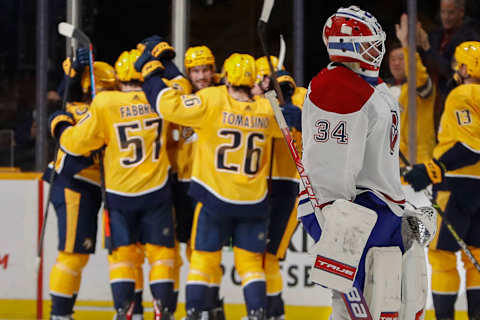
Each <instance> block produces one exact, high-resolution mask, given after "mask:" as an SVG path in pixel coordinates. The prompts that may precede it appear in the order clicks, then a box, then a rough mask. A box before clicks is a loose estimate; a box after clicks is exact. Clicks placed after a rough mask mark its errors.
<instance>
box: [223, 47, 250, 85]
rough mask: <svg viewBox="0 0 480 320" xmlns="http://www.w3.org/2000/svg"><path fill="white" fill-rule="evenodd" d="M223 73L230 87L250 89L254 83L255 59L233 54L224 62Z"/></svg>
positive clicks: (245, 55) (246, 55) (247, 55)
mask: <svg viewBox="0 0 480 320" xmlns="http://www.w3.org/2000/svg"><path fill="white" fill-rule="evenodd" d="M223 73H224V74H225V77H226V80H227V82H228V83H230V84H231V85H232V86H248V87H252V86H253V84H254V83H255V58H253V57H252V56H251V55H249V54H241V53H233V54H232V55H231V56H230V57H228V58H227V60H225V62H224V64H223Z"/></svg>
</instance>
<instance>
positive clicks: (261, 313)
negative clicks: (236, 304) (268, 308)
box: [242, 309, 267, 320]
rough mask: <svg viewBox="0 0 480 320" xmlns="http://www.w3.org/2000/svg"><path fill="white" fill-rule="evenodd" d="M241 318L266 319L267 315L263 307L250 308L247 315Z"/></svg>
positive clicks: (248, 319)
mask: <svg viewBox="0 0 480 320" xmlns="http://www.w3.org/2000/svg"><path fill="white" fill-rule="evenodd" d="M242 320H267V316H266V314H265V310H263V309H257V310H250V312H249V314H248V316H246V317H243V318H242Z"/></svg>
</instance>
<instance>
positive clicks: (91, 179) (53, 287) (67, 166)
mask: <svg viewBox="0 0 480 320" xmlns="http://www.w3.org/2000/svg"><path fill="white" fill-rule="evenodd" d="M88 62H89V57H88V49H85V48H79V49H77V55H76V58H75V59H74V60H73V63H72V61H71V60H70V58H67V59H66V60H65V61H64V63H63V68H64V71H65V79H64V81H63V82H62V84H61V85H60V87H59V88H60V90H62V91H63V90H66V89H67V88H65V83H66V82H67V79H66V77H69V76H68V75H70V79H68V81H69V83H70V84H69V85H70V88H69V89H70V90H69V92H70V97H67V99H68V101H70V102H69V103H67V106H66V110H67V111H68V112H69V113H70V114H71V115H72V116H73V119H74V122H78V121H80V119H82V118H83V117H84V116H85V115H86V114H87V112H88V109H89V103H88V102H80V101H81V100H83V99H82V96H83V94H82V92H81V90H80V86H81V87H82V89H83V93H88V91H89V88H90V82H89V81H87V79H89V77H88V76H89V70H88V68H85V66H87V65H88ZM84 69H87V70H84ZM93 70H94V75H95V78H96V79H97V81H96V82H95V89H96V91H97V92H100V91H103V90H111V89H115V88H116V85H117V79H116V75H115V71H114V69H113V67H112V66H110V65H109V64H107V63H105V62H101V61H97V62H95V64H94V66H93ZM60 94H61V95H63V92H60ZM51 170H53V167H50V166H49V167H48V168H47V170H46V172H45V175H44V179H45V180H46V181H48V180H49V179H48V177H50V174H51ZM99 185H100V174H99V169H98V163H94V158H93V157H92V156H91V155H88V156H87V155H86V156H78V155H71V154H67V153H65V152H63V151H62V150H60V149H59V150H58V155H57V161H56V163H55V179H54V182H53V185H52V186H51V188H52V191H51V201H52V203H53V206H54V208H55V212H56V214H57V227H58V237H59V242H58V256H57V260H56V263H55V264H54V265H53V267H52V270H51V272H50V296H51V300H52V307H51V313H50V319H52V320H69V319H72V314H73V307H74V304H75V299H76V296H77V294H78V291H79V289H80V280H81V277H82V271H83V268H84V267H85V265H86V264H87V262H88V260H89V255H90V254H92V253H94V252H95V246H96V239H97V218H98V211H99V209H100V205H101V201H102V199H101V194H100V188H99Z"/></svg>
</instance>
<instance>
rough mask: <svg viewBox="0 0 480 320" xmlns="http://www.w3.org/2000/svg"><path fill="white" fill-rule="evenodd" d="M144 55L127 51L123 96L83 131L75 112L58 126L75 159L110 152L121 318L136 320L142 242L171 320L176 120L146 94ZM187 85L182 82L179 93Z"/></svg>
mask: <svg viewBox="0 0 480 320" xmlns="http://www.w3.org/2000/svg"><path fill="white" fill-rule="evenodd" d="M163 43H165V42H163ZM139 54H140V53H139V51H138V50H136V49H134V50H131V51H129V52H123V53H122V54H121V55H120V57H119V58H118V60H117V62H116V64H115V68H116V71H117V75H118V79H119V81H120V88H121V91H110V92H101V93H100V94H98V95H97V96H96V97H95V99H94V100H93V102H92V105H91V107H90V110H89V112H88V114H87V115H86V116H85V117H84V118H83V119H82V121H80V122H79V123H77V124H76V125H73V119H72V116H71V115H70V114H68V113H66V112H57V114H56V115H55V116H53V117H52V118H51V121H50V127H51V131H52V135H53V136H54V137H55V138H57V139H59V141H60V145H61V147H62V149H63V150H65V151H66V152H67V153H69V154H74V155H83V154H88V153H89V152H90V151H92V150H96V149H99V148H102V147H105V152H104V153H105V154H104V159H103V160H104V166H105V184H106V191H107V204H108V207H109V210H110V227H111V238H112V248H111V249H112V250H113V253H112V255H111V257H110V259H109V262H110V284H111V289H112V294H113V301H114V307H115V309H116V319H118V320H124V319H131V317H132V312H133V306H134V303H133V299H134V289H135V284H134V282H135V281H134V280H135V264H136V262H135V261H136V258H137V257H138V254H137V252H136V250H137V245H136V243H137V242H138V241H139V242H141V243H142V244H144V245H145V255H146V257H147V259H148V261H149V263H150V266H151V268H150V290H151V292H152V296H153V298H154V313H155V317H156V319H160V320H166V319H168V320H170V319H171V317H172V314H171V312H170V307H169V305H168V304H169V303H170V301H171V300H170V298H171V296H172V295H173V265H174V255H175V252H174V229H173V214H172V204H171V193H170V188H169V181H168V177H169V175H168V169H169V166H170V164H169V161H168V157H167V154H166V150H165V141H166V139H167V137H166V135H167V134H166V133H167V131H168V130H167V129H168V122H167V121H165V120H164V119H162V118H159V117H158V115H157V114H156V113H155V112H154V111H153V110H152V108H151V107H150V105H149V104H148V102H147V100H146V98H145V95H144V93H143V91H142V89H141V81H142V80H143V78H142V75H141V74H140V73H138V72H136V71H135V69H134V67H133V63H134V61H136V59H137V57H138V56H139ZM161 54H163V55H164V56H168V57H169V58H170V59H171V58H173V56H174V51H173V48H171V47H170V46H165V47H163V50H162V53H161ZM164 75H165V76H166V77H168V74H167V73H165V74H164ZM175 76H177V75H175ZM172 78H173V77H170V78H168V79H172ZM181 80H182V79H181V78H178V79H176V81H177V86H176V87H177V88H179V90H180V88H181V83H182V81H181ZM183 80H184V81H186V80H185V79H183ZM187 85H188V84H187Z"/></svg>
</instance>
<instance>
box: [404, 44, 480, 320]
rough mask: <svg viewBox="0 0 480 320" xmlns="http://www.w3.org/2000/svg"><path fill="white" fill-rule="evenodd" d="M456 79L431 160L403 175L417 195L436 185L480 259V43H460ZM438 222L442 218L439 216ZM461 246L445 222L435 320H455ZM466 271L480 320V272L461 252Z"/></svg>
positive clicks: (433, 253) (437, 257)
mask: <svg viewBox="0 0 480 320" xmlns="http://www.w3.org/2000/svg"><path fill="white" fill-rule="evenodd" d="M453 70H454V79H455V80H456V82H457V83H458V84H459V86H458V87H456V88H455V89H453V90H452V91H451V92H450V94H449V95H448V97H447V99H446V101H445V110H444V112H443V114H442V118H441V121H440V130H439V132H438V144H437V146H436V147H435V149H434V152H433V156H434V158H433V159H430V160H429V161H426V162H425V163H423V164H416V165H414V166H413V169H412V170H411V171H409V172H408V173H407V174H406V175H405V181H407V182H408V183H409V184H411V185H412V187H413V189H414V190H415V191H419V190H422V189H425V188H426V187H427V186H428V185H430V184H434V189H435V190H436V202H437V203H438V204H439V206H440V207H441V209H442V210H443V212H444V214H445V219H447V220H448V221H449V222H450V223H451V225H452V227H453V228H454V229H455V230H456V232H457V233H458V235H459V236H460V238H462V239H463V240H464V242H465V243H466V244H467V245H468V246H469V248H470V251H471V252H472V254H473V256H474V257H475V258H476V259H477V261H478V260H479V259H480V235H479V230H480V216H479V213H480V198H479V197H478V196H475V195H474V193H473V190H478V189H477V188H480V180H479V179H480V162H479V160H480V156H479V155H480V140H479V139H478V137H479V136H480V122H479V121H480V42H478V41H469V42H464V43H462V44H460V45H459V46H458V47H457V48H456V50H455V54H454V64H453ZM439 219H440V218H439ZM458 250H460V247H459V245H458V243H457V241H456V240H455V238H454V237H453V236H452V234H451V233H450V231H449V230H448V229H447V227H446V225H445V224H442V225H441V227H440V229H439V232H438V236H436V237H435V239H434V240H433V241H432V243H431V245H430V249H429V251H428V258H429V261H430V264H431V265H432V293H433V304H434V307H435V315H436V318H437V319H454V316H455V301H456V299H457V294H458V290H459V289H460V276H459V274H458V270H457V259H456V255H455V252H457V251H458ZM462 261H463V263H464V266H465V270H466V289H467V304H468V317H469V318H470V319H478V318H480V289H479V288H480V272H479V271H478V270H477V269H476V268H475V267H474V265H473V264H472V262H471V261H470V260H469V259H468V258H467V256H466V255H465V253H464V252H462Z"/></svg>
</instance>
